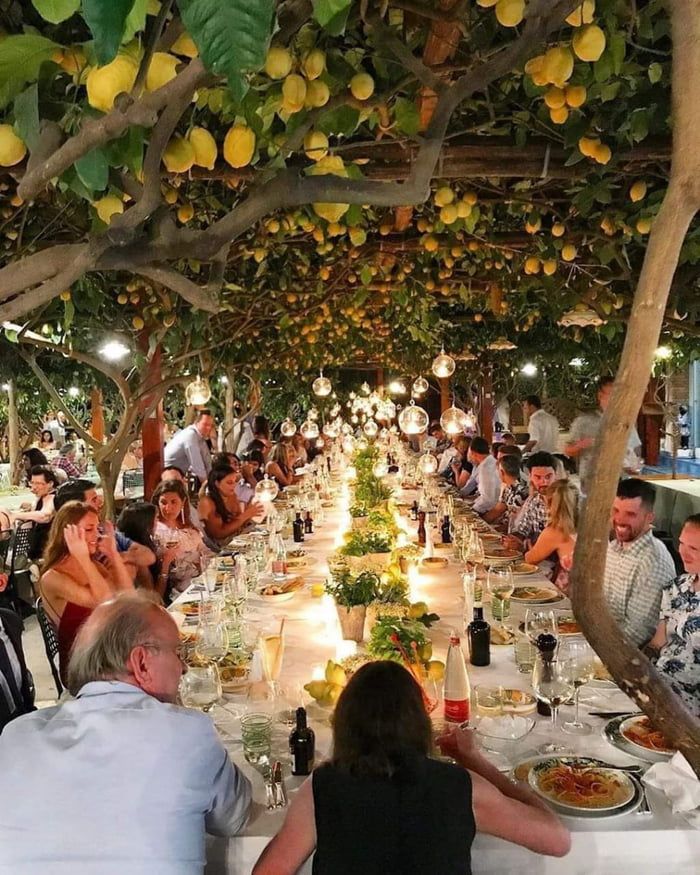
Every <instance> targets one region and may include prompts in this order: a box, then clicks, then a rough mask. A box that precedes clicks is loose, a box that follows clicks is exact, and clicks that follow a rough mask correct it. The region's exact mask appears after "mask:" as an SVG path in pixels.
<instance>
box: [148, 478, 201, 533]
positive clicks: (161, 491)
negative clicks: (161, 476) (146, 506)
mask: <svg viewBox="0 0 700 875" xmlns="http://www.w3.org/2000/svg"><path fill="white" fill-rule="evenodd" d="M169 492H172V493H173V494H174V495H177V497H178V498H179V499H180V500H181V501H182V506H183V511H182V514H183V517H184V520H183V522H184V523H185V525H186V526H187V527H188V528H190V529H192V528H194V526H193V525H192V518H191V517H190V499H189V496H188V495H187V490H186V489H185V487H184V486H183V485H182V483H180V481H179V480H161V482H160V483H159V484H158V485H157V486H156V488H155V489H154V490H153V495H152V496H151V501H152V502H153V504H154V505H155V507H156V513H157V514H158V518H159V519H160V507H159V506H158V499H159V498H160V497H161V495H166V494H167V493H169Z"/></svg>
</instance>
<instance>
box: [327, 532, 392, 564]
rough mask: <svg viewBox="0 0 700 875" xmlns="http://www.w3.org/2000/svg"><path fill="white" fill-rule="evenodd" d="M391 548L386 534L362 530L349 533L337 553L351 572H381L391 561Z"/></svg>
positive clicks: (390, 539)
mask: <svg viewBox="0 0 700 875" xmlns="http://www.w3.org/2000/svg"><path fill="white" fill-rule="evenodd" d="M392 546H393V544H392V538H391V535H389V534H387V533H386V532H378V531H371V530H363V531H359V532H350V534H349V535H347V536H346V540H345V543H344V544H343V546H342V547H341V548H340V550H339V551H338V552H339V553H340V555H341V556H342V557H343V558H344V559H345V561H346V562H347V564H348V566H349V567H350V568H351V569H352V570H353V571H360V570H372V571H377V572H382V571H383V570H384V569H385V568H386V567H387V565H388V564H389V562H390V561H391V549H392Z"/></svg>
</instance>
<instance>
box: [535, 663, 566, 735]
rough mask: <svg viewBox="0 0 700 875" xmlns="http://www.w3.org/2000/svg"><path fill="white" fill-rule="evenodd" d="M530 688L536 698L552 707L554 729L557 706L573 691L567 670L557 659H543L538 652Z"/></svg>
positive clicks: (555, 727) (554, 728)
mask: <svg viewBox="0 0 700 875" xmlns="http://www.w3.org/2000/svg"><path fill="white" fill-rule="evenodd" d="M549 656H550V655H548V657H549ZM532 689H533V690H534V691H535V695H536V696H537V698H538V699H542V701H543V702H546V703H547V704H548V705H549V707H550V708H551V709H552V729H553V730H556V729H557V728H558V726H557V715H558V714H559V707H560V706H561V705H563V704H564V702H566V701H568V700H569V699H570V698H571V695H572V693H573V692H574V684H573V681H571V680H570V674H569V672H568V671H567V670H565V668H564V665H563V663H561V662H560V661H559V660H557V659H551V658H547V659H543V658H542V654H541V653H538V654H537V656H536V657H535V665H534V668H533V669H532Z"/></svg>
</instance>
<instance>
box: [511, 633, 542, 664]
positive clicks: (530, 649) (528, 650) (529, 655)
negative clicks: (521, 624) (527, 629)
mask: <svg viewBox="0 0 700 875" xmlns="http://www.w3.org/2000/svg"><path fill="white" fill-rule="evenodd" d="M513 651H514V653H515V665H516V668H517V669H518V671H519V672H520V673H521V674H531V673H532V669H533V667H534V665H535V654H536V653H537V648H536V647H535V645H534V644H533V643H532V641H531V640H530V638H529V637H528V636H527V635H523V634H522V632H520V631H519V630H516V632H515V641H514V642H513Z"/></svg>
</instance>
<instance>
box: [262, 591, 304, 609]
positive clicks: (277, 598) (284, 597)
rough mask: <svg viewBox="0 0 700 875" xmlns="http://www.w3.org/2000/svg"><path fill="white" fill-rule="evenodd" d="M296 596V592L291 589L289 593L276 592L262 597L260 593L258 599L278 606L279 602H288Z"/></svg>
mask: <svg viewBox="0 0 700 875" xmlns="http://www.w3.org/2000/svg"><path fill="white" fill-rule="evenodd" d="M295 595H296V590H295V589H292V590H290V591H289V592H278V593H275V594H274V595H263V594H262V593H260V598H261V599H262V600H263V601H264V602H270V604H273V605H275V604H279V603H281V602H288V601H289V600H290V599H293V598H294V596H295Z"/></svg>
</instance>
